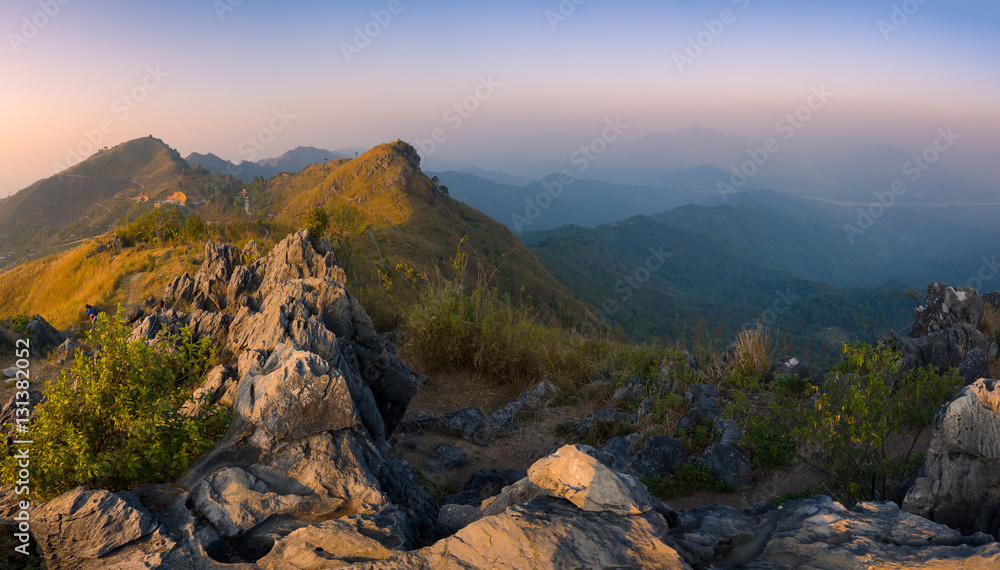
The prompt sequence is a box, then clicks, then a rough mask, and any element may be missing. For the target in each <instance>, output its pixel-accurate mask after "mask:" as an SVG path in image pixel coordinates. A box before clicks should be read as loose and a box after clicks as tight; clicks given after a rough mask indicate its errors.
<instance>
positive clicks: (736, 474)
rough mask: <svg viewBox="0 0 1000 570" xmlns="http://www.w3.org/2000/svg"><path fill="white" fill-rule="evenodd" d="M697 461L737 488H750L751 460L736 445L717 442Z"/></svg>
mask: <svg viewBox="0 0 1000 570" xmlns="http://www.w3.org/2000/svg"><path fill="white" fill-rule="evenodd" d="M695 462H696V463H698V464H700V465H704V466H706V467H708V468H709V469H711V470H712V471H713V472H714V473H715V477H716V478H717V479H718V480H719V481H721V482H722V483H725V484H726V485H729V486H732V487H735V488H736V489H748V488H749V487H750V484H751V482H752V481H751V478H750V460H749V459H748V458H747V456H746V455H744V454H743V452H742V451H740V450H739V448H737V447H736V446H735V445H732V444H730V443H715V444H712V445H710V446H709V447H708V449H706V450H705V451H704V452H703V453H702V454H701V455H700V456H699V457H698V458H696V459H695Z"/></svg>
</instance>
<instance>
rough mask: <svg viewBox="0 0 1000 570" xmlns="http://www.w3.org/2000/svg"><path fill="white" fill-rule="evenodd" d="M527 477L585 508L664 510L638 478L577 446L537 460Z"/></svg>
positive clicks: (626, 511)
mask: <svg viewBox="0 0 1000 570" xmlns="http://www.w3.org/2000/svg"><path fill="white" fill-rule="evenodd" d="M528 478H529V479H530V480H531V482H532V483H534V484H535V485H537V486H538V487H540V488H542V489H544V490H546V491H547V492H549V493H550V494H552V495H553V496H556V497H561V498H564V499H566V500H567V501H569V502H571V503H573V504H574V505H576V506H577V507H579V508H580V509H583V510H584V511H599V512H600V511H606V512H612V513H617V514H619V515H634V514H639V513H645V512H648V511H650V510H662V509H663V503H662V502H660V501H659V500H658V499H655V498H653V497H652V496H651V495H650V494H649V492H648V491H647V490H646V487H644V486H643V485H642V483H639V481H638V480H637V479H635V478H634V477H631V476H629V475H623V474H620V473H616V472H614V471H612V470H611V469H609V468H608V467H607V466H605V465H604V464H603V463H601V462H599V461H597V460H596V459H594V458H593V457H592V456H590V455H588V454H587V453H585V452H584V451H583V450H581V449H580V447H578V446H576V445H564V446H563V447H560V448H559V450H558V451H556V452H555V453H553V454H551V455H549V456H547V457H544V458H542V459H539V460H538V461H536V462H535V463H534V464H533V465H532V466H531V467H530V468H529V469H528Z"/></svg>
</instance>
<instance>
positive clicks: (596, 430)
mask: <svg viewBox="0 0 1000 570" xmlns="http://www.w3.org/2000/svg"><path fill="white" fill-rule="evenodd" d="M634 428H635V426H633V425H632V424H631V423H629V422H610V423H602V424H597V423H595V424H594V427H593V428H591V430H590V431H589V432H587V433H586V434H585V435H584V436H583V439H581V440H580V443H582V444H584V445H589V446H591V447H595V448H600V447H602V446H604V444H605V443H607V442H608V440H609V439H611V438H613V437H619V436H622V437H624V436H626V435H628V434H630V433H632V431H633V430H634Z"/></svg>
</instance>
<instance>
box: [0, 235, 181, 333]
mask: <svg viewBox="0 0 1000 570" xmlns="http://www.w3.org/2000/svg"><path fill="white" fill-rule="evenodd" d="M93 248H94V246H93V243H92V242H88V243H84V244H83V245H81V246H79V247H77V248H76V249H72V250H70V251H67V252H64V253H60V254H56V255H52V256H49V257H46V258H43V259H39V260H37V261H33V262H31V263H27V264H24V265H21V266H19V267H16V268H14V269H12V270H10V271H8V272H6V273H4V274H2V275H0V317H10V316H13V315H17V314H27V315H35V314H38V315H42V316H43V317H44V318H45V320H47V321H49V322H50V323H51V324H52V325H53V326H55V327H56V328H59V329H64V328H67V327H70V326H74V325H80V324H83V323H85V317H84V314H83V306H84V305H85V304H88V303H89V304H91V305H94V306H95V307H98V308H99V309H103V310H108V311H113V310H114V309H115V307H116V306H117V305H118V304H119V303H122V304H135V303H137V302H138V300H141V299H144V298H146V297H148V296H150V295H154V296H158V295H160V294H161V293H162V292H163V289H164V287H166V285H167V283H168V282H169V281H170V280H171V279H173V278H174V277H175V276H177V275H179V274H181V273H183V272H184V271H185V270H187V269H188V268H189V267H188V265H187V261H186V260H187V258H188V257H189V256H190V255H192V254H193V253H194V251H193V248H194V246H190V245H181V246H165V247H156V248H143V247H138V248H130V249H127V250H125V251H124V252H122V253H120V254H112V253H107V252H106V253H101V254H98V255H95V256H93V257H91V258H89V259H88V258H87V253H88V252H90V251H92V250H93Z"/></svg>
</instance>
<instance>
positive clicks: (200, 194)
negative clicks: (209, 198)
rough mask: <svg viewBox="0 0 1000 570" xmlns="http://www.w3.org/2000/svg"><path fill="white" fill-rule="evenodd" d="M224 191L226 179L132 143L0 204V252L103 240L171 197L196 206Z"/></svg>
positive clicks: (145, 142)
mask: <svg viewBox="0 0 1000 570" xmlns="http://www.w3.org/2000/svg"><path fill="white" fill-rule="evenodd" d="M230 185H231V182H230V181H229V180H227V178H226V177H216V176H213V175H212V174H211V173H209V172H208V171H205V170H194V169H190V168H188V167H187V164H186V163H185V162H184V161H183V160H182V159H181V157H180V155H179V154H177V151H175V150H173V149H172V148H170V147H168V146H167V145H166V144H164V143H163V141H161V140H159V139H156V138H153V137H145V138H140V139H135V140H132V141H129V142H125V143H122V144H120V145H118V146H116V147H114V148H111V149H109V150H105V151H102V152H99V153H97V154H95V155H93V156H91V157H90V158H88V159H87V160H85V161H83V162H81V163H80V164H77V165H75V166H73V167H70V168H68V169H66V170H64V171H63V172H61V173H59V174H56V175H54V176H51V177H49V178H46V179H44V180H40V181H38V182H36V183H34V184H32V185H31V186H29V187H27V188H25V189H23V190H21V191H19V192H17V193H16V194H14V195H12V196H10V197H8V198H5V199H4V200H0V227H2V228H4V230H3V232H2V233H0V251H5V252H13V253H15V254H19V253H21V252H23V251H25V250H28V249H31V250H36V251H37V250H42V251H45V250H46V248H47V247H51V246H54V245H57V244H62V243H71V242H74V241H77V240H79V239H82V238H86V237H91V236H95V235H100V234H103V233H104V232H106V231H108V230H110V229H112V228H114V227H116V226H118V225H121V224H122V223H124V221H125V220H126V219H130V218H134V217H136V216H138V215H140V214H142V213H143V212H147V211H149V210H150V209H152V207H153V204H154V203H155V202H156V201H157V200H162V199H166V198H168V197H170V196H171V195H173V194H174V193H175V192H178V191H179V192H183V193H184V194H185V195H186V196H187V198H188V199H189V200H191V201H200V200H203V199H205V198H206V195H213V194H217V193H218V192H219V191H220V190H222V189H224V188H228V186H230ZM231 192H232V190H230V193H231ZM139 196H146V197H148V200H136V199H135V198H137V197H139Z"/></svg>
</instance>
